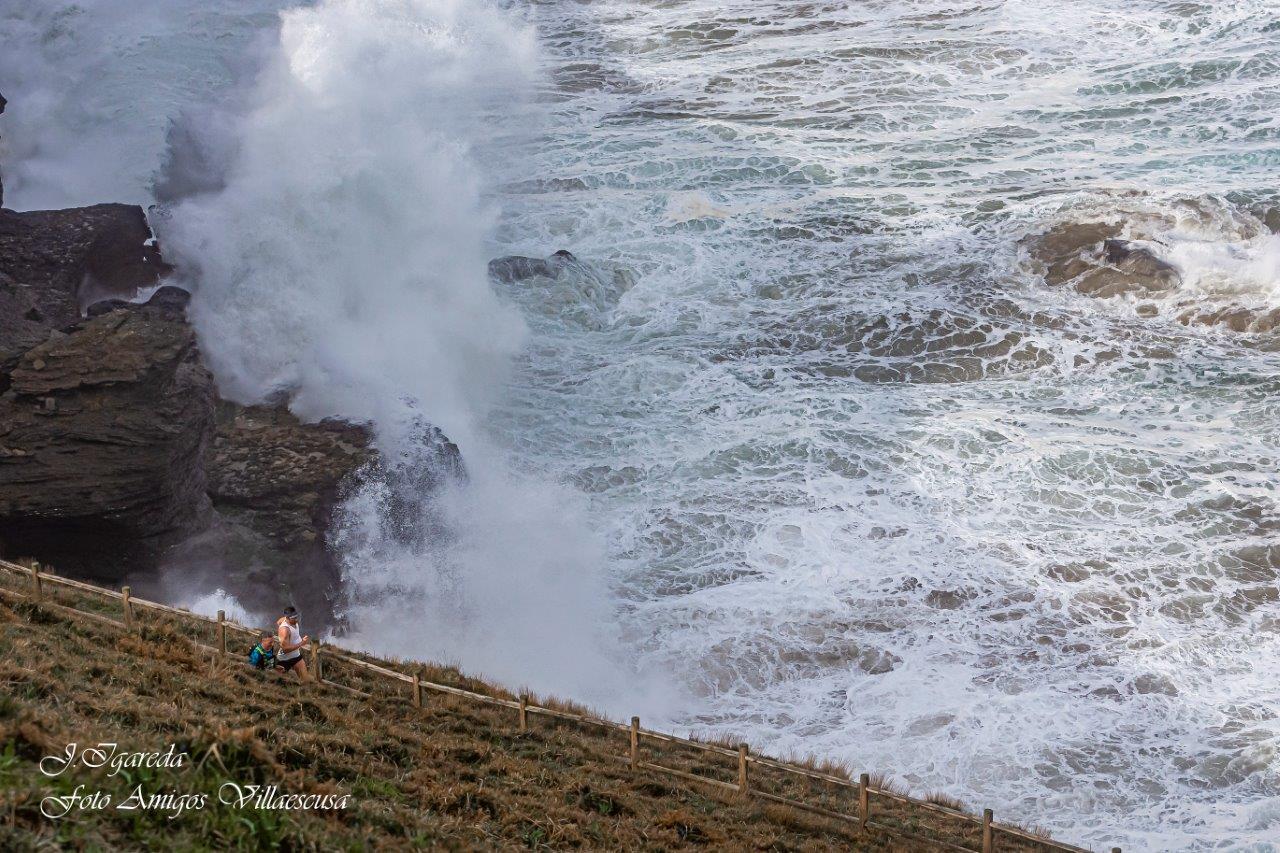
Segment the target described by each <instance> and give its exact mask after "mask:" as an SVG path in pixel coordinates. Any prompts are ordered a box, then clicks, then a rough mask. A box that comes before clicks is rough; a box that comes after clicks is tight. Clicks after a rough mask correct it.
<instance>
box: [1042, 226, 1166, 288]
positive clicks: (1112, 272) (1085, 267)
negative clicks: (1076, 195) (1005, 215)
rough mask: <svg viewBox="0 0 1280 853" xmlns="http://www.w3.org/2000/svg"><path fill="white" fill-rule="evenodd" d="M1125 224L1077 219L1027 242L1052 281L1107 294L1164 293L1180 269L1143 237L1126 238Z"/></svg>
mask: <svg viewBox="0 0 1280 853" xmlns="http://www.w3.org/2000/svg"><path fill="white" fill-rule="evenodd" d="M1120 233H1121V228H1120V226H1119V225H1114V224H1111V223H1103V222H1072V223H1066V224H1063V225H1059V226H1057V227H1055V228H1052V229H1050V230H1049V231H1047V232H1046V233H1044V234H1041V235H1039V236H1037V237H1035V238H1032V239H1031V240H1029V241H1028V242H1027V247H1028V249H1029V253H1030V255H1031V259H1032V260H1033V261H1035V262H1036V264H1037V265H1038V266H1039V267H1040V269H1041V271H1042V272H1043V274H1044V280H1045V283H1046V284H1049V285H1055V286H1057V285H1066V284H1069V285H1071V286H1072V287H1074V288H1075V289H1076V290H1077V291H1079V292H1080V293H1084V294H1087V295H1089V296H1097V297H1100V298H1105V297H1108V296H1118V295H1120V294H1124V293H1137V294H1144V293H1160V292H1164V291H1168V290H1172V289H1173V288H1175V287H1177V286H1178V283H1179V275H1178V271H1177V269H1175V268H1174V267H1173V266H1172V265H1171V264H1169V263H1167V262H1166V261H1163V260H1161V259H1160V258H1158V257H1156V255H1155V254H1154V253H1152V251H1151V250H1150V249H1148V248H1146V247H1145V246H1143V245H1141V244H1140V243H1138V242H1136V241H1132V240H1122V239H1120Z"/></svg>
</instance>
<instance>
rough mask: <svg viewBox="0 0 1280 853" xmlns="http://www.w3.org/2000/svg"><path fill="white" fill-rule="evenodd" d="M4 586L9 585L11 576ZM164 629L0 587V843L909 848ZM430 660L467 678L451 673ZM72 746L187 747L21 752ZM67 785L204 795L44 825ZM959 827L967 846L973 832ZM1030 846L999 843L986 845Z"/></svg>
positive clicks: (544, 726) (496, 711)
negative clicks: (128, 754) (124, 760)
mask: <svg viewBox="0 0 1280 853" xmlns="http://www.w3.org/2000/svg"><path fill="white" fill-rule="evenodd" d="M3 585H4V586H5V587H7V588H9V589H15V588H20V586H19V585H18V584H15V582H14V581H13V580H12V579H5V581H4V584H3ZM59 598H60V599H61V600H62V601H63V603H77V605H78V606H84V605H86V604H87V603H89V601H88V599H81V600H80V601H78V602H72V601H71V600H70V597H69V596H68V595H66V594H63V593H59ZM110 604H111V603H110V602H107V603H106V605H110ZM106 605H100V604H95V606H102V607H104V609H105V607H106ZM178 627H179V626H177V625H175V624H174V623H173V622H172V621H169V620H162V619H155V620H153V619H151V618H147V619H145V620H143V625H142V629H141V632H140V634H137V635H135V634H127V633H125V632H123V631H120V630H118V629H114V628H111V627H109V626H103V625H98V624H94V623H92V622H86V621H83V620H79V619H68V618H67V617H66V616H65V614H61V613H58V612H55V611H51V610H50V609H49V608H42V607H38V606H35V605H32V604H30V603H26V602H21V603H18V602H16V601H15V600H14V599H13V598H12V596H9V597H6V598H5V599H4V600H3V601H0V849H5V850H24V849H40V848H41V847H47V846H50V845H58V846H62V847H73V848H82V849H99V848H110V849H155V850H172V849H183V850H186V849H207V848H211V849H227V848H239V849H271V848H278V849H289V850H293V849H298V850H311V849H325V850H328V849H351V850H355V849H366V848H368V847H369V846H377V847H379V848H381V849H393V848H399V847H404V848H408V847H427V846H443V847H447V848H454V849H475V848H490V849H491V848H534V849H563V848H568V847H582V848H591V849H628V850H666V849H673V848H680V847H696V846H701V847H704V848H713V849H740V850H747V849H756V850H826V849H837V848H838V849H845V850H849V849H853V850H889V849H892V850H913V849H919V848H918V846H917V845H915V844H912V843H910V842H903V841H891V840H890V839H888V838H887V837H886V836H884V835H882V834H878V833H875V832H870V833H866V834H863V833H861V832H859V831H858V830H857V827H856V826H855V827H850V826H845V825H840V826H837V825H835V824H833V823H829V822H827V821H825V820H823V819H822V818H818V817H812V816H810V815H808V814H804V813H798V812H794V811H792V810H790V809H787V808H785V807H780V806H773V805H768V804H762V803H760V802H759V801H751V802H746V801H743V800H741V799H739V798H737V797H736V796H733V795H731V794H729V795H723V794H718V793H716V792H714V791H713V790H712V789H709V788H707V787H706V786H702V785H699V784H697V783H685V782H680V781H678V780H674V779H671V778H670V777H665V776H662V775H658V774H654V773H650V772H646V771H641V772H638V773H633V772H632V771H631V770H630V769H629V768H628V767H627V766H626V765H625V763H623V762H622V761H620V760H619V759H620V758H621V757H622V756H623V755H624V754H625V752H626V748H627V747H626V738H625V734H621V733H605V732H603V731H601V730H598V729H594V728H591V727H586V726H581V725H576V724H572V723H570V724H567V725H558V724H555V723H553V722H552V721H550V720H548V719H546V718H537V717H531V718H530V719H531V731H530V732H527V733H524V734H520V733H518V732H517V730H516V725H515V722H516V721H515V719H514V716H515V715H514V713H513V712H512V711H510V710H509V709H504V708H493V707H490V706H486V705H479V704H476V703H474V702H471V701H468V700H466V699H460V698H455V697H451V696H448V695H439V694H432V695H431V696H430V697H429V701H428V702H427V703H426V704H427V706H426V707H425V708H424V709H422V710H417V709H414V708H413V707H412V706H411V705H410V704H409V703H408V701H407V696H406V695H405V694H404V693H403V692H400V693H397V692H395V690H394V689H393V687H391V686H388V683H387V682H385V681H381V680H370V679H367V678H365V677H363V676H362V675H361V674H360V673H359V671H358V670H355V669H354V668H349V671H338V670H340V669H341V667H336V668H335V670H334V675H335V677H338V678H340V679H341V680H342V681H343V682H345V683H348V684H350V685H352V686H354V687H358V688H359V689H361V690H365V691H367V692H370V693H371V694H372V695H371V696H370V697H368V698H365V697H359V696H355V695H352V694H351V693H348V692H344V691H341V690H339V689H337V688H334V687H330V686H324V685H299V684H297V683H294V682H292V681H282V680H280V679H277V678H275V677H273V676H263V675H261V674H259V673H254V672H250V671H248V670H247V669H246V668H245V667H242V666H241V665H240V664H239V658H238V657H236V658H225V659H217V658H216V657H215V656H214V655H212V654H210V653H209V652H207V651H205V650H203V649H200V648H198V647H196V646H193V645H192V644H191V643H189V642H188V641H187V640H185V639H184V638H183V635H182V634H180V633H179V631H178ZM186 630H188V631H189V630H190V629H186ZM188 636H189V634H188ZM201 639H203V640H204V642H209V639H210V638H201ZM241 644H243V643H242V642H241V641H240V640H239V639H237V641H236V645H237V646H238V645H241ZM406 669H407V668H406ZM428 674H429V676H430V677H431V678H432V679H433V680H437V681H448V682H451V683H454V684H456V685H457V686H462V687H467V688H468V689H480V688H481V687H483V686H482V685H480V684H479V683H478V682H474V681H471V680H469V679H465V678H464V677H462V676H461V675H459V674H458V673H456V672H455V671H451V670H442V669H432V670H431V671H430V672H429V673H428ZM481 692H490V693H494V694H500V691H495V690H493V688H487V687H484V688H483V690H482V691H481ZM70 741H78V742H81V743H87V742H97V741H118V742H119V743H120V744H121V749H128V750H131V751H132V750H163V749H165V748H166V747H167V745H168V744H169V743H174V742H176V743H177V744H178V745H179V749H183V750H186V751H187V752H188V754H189V755H190V756H191V760H190V761H189V762H188V764H187V766H186V767H184V768H182V769H180V770H165V769H159V770H150V769H145V768H144V769H141V770H133V771H125V772H124V773H122V774H121V775H120V776H117V777H114V778H109V777H107V776H106V774H105V772H103V771H89V770H85V769H83V768H77V769H76V770H75V771H69V772H68V773H67V774H65V775H64V776H62V777H58V778H56V779H48V778H46V777H44V776H42V775H41V774H40V773H39V770H38V768H37V764H36V762H38V761H39V759H40V758H41V757H42V756H44V755H48V754H61V753H62V751H63V749H64V746H65V744H66V743H68V742H70ZM645 753H646V755H645V757H646V759H647V760H656V761H660V762H661V763H663V764H667V765H669V766H674V767H678V768H682V769H684V770H686V771H690V772H697V773H700V774H703V775H710V776H714V777H716V778H720V779H723V780H725V781H732V780H733V778H734V773H735V772H736V771H735V768H734V767H733V766H732V764H733V762H732V760H731V759H726V758H723V757H717V756H708V755H706V754H705V753H699V752H695V751H692V750H688V749H685V750H684V751H683V752H681V751H680V750H679V749H678V748H670V749H668V750H666V751H663V752H659V751H658V750H657V748H656V747H652V746H650V745H648V744H646V746H645ZM756 779H757V781H758V783H759V784H760V785H762V786H763V787H765V789H767V790H772V791H773V792H774V793H779V794H784V795H787V796H798V797H802V798H804V799H806V800H807V801H810V802H824V803H825V804H826V805H827V806H828V807H829V808H836V807H841V808H844V809H846V810H847V809H848V808H850V807H851V805H852V804H851V803H850V802H849V796H850V795H849V793H848V792H847V791H841V790H839V789H837V790H835V791H832V790H825V791H824V790H820V789H821V788H822V787H823V786H822V785H821V784H820V783H809V782H807V781H805V780H796V779H794V778H793V777H789V776H784V775H783V774H777V778H772V777H767V774H765V773H764V772H763V771H762V772H761V774H760V775H759V776H758V777H756ZM227 780H235V781H237V782H240V783H248V782H259V783H264V784H277V785H279V786H280V787H281V788H282V789H284V790H287V791H290V792H297V793H317V792H339V793H350V794H351V795H352V799H353V803H352V805H351V807H350V808H348V809H346V810H344V811H333V812H327V813H326V812H316V811H311V812H307V811H287V812H273V811H256V810H252V809H245V810H236V809H234V808H230V807H227V806H222V805H219V804H218V803H217V791H218V788H219V786H220V785H221V784H222V783H223V782H225V781H227ZM81 783H83V784H85V786H86V790H102V791H104V792H106V793H111V794H112V795H113V801H114V802H117V803H118V802H120V801H122V800H124V799H125V798H126V797H127V796H128V794H129V792H130V791H132V790H133V789H134V787H135V786H136V785H139V784H141V785H142V786H143V788H144V789H145V791H146V792H148V793H153V792H154V793H163V792H167V791H177V792H179V793H199V792H203V793H206V794H208V795H209V804H208V805H207V806H206V807H205V808H203V809H200V810H196V811H188V812H187V813H185V814H183V815H181V816H180V817H178V818H177V819H174V820H169V819H167V816H166V814H165V813H164V812H162V811H129V812H125V811H118V810H115V809H112V808H108V809H104V810H99V811H91V812H85V813H80V814H75V815H73V816H71V817H68V818H66V819H63V820H61V821H56V822H55V821H49V820H47V819H45V818H44V817H42V816H41V814H40V813H39V803H40V800H41V799H42V798H43V797H47V796H49V795H50V794H59V795H60V794H65V793H70V791H71V790H72V789H73V788H74V787H75V785H77V784H81ZM802 789H803V790H802ZM877 808H878V809H879V808H880V807H877ZM881 816H882V818H883V819H885V820H892V821H895V822H898V823H900V824H901V825H903V826H908V827H911V828H913V829H915V830H916V831H918V832H920V831H924V832H929V831H931V828H932V827H933V826H934V825H935V823H934V822H933V819H932V818H931V817H930V816H928V815H924V814H917V813H914V812H912V811H911V810H910V808H909V807H906V806H896V805H892V804H888V805H886V806H885V807H884V810H883V812H882V815H881ZM951 837H952V838H954V839H956V840H959V838H958V837H957V836H954V835H953V836H951ZM959 837H965V838H967V840H968V844H969V845H970V846H977V845H976V843H975V842H976V841H977V838H976V835H975V834H974V833H972V832H971V833H969V834H968V835H967V836H959ZM1036 846H1038V845H1031V846H1023V845H1020V844H1014V843H1012V842H1011V841H1010V842H1004V841H1002V843H1001V845H1000V849H1001V850H1002V851H1008V850H1026V849H1035V847H1036Z"/></svg>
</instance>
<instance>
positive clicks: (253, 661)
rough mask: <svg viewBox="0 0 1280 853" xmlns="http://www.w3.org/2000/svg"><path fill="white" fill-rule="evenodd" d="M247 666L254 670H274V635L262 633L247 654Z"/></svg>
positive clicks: (266, 632)
mask: <svg viewBox="0 0 1280 853" xmlns="http://www.w3.org/2000/svg"><path fill="white" fill-rule="evenodd" d="M249 666H251V667H253V668H254V669H261V670H271V669H276V668H277V667H276V635H275V634H272V633H271V632H270V631H263V632H262V634H261V635H260V636H259V638H258V642H257V644H256V645H255V646H254V647H253V649H252V650H251V651H250V652H249Z"/></svg>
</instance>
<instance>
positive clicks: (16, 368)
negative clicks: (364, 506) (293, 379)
mask: <svg viewBox="0 0 1280 853" xmlns="http://www.w3.org/2000/svg"><path fill="white" fill-rule="evenodd" d="M167 270H168V267H167V266H166V265H165V264H164V262H163V260H162V258H161V256H160V253H159V250H158V249H157V248H156V247H155V245H154V240H153V239H152V235H151V232H150V230H149V229H148V227H147V223H146V218H145V216H144V214H143V212H142V210H141V209H140V208H138V207H131V206H128V205H97V206H94V207H88V208H78V209H72V210H58V211H37V212H32V213H14V212H12V211H0V549H2V552H3V553H4V554H5V555H7V556H34V557H37V558H38V559H41V560H42V561H44V562H46V563H50V564H52V565H54V566H55V567H57V568H58V569H59V570H62V571H68V572H74V573H77V574H81V575H86V576H93V577H98V578H103V579H110V580H119V579H121V578H123V577H125V576H126V575H128V574H130V573H136V572H139V571H146V570H150V569H156V568H162V567H170V568H172V567H176V566H180V565H184V564H186V563H191V564H193V565H196V566H197V567H203V568H207V569H210V570H211V572H210V573H208V574H209V575H210V576H209V581H210V583H213V584H217V585H222V586H224V587H226V588H232V589H234V588H238V587H240V586H243V584H245V583H248V584H250V585H251V586H252V587H253V588H254V589H255V590H256V591H258V592H260V593H261V594H262V595H264V596H267V595H269V596H271V597H272V598H273V599H278V598H282V597H287V598H293V597H295V596H294V595H293V594H292V593H291V592H289V591H288V590H289V588H290V587H304V588H305V589H306V591H307V592H305V593H303V594H302V596H301V599H302V600H303V601H305V602H306V603H307V605H308V606H309V608H310V609H311V610H312V612H313V613H314V612H316V610H317V609H319V610H320V611H321V613H324V612H325V611H326V609H327V604H328V603H329V602H330V601H331V598H332V596H333V594H334V592H335V590H336V584H337V569H336V567H335V565H334V561H333V559H332V558H331V556H330V555H329V553H328V551H327V549H326V547H325V542H326V533H327V530H328V526H329V524H330V521H331V515H332V509H333V506H334V503H335V502H336V501H337V500H338V495H339V490H340V487H341V485H342V484H343V483H344V482H346V481H347V480H348V478H350V477H351V476H352V475H353V474H354V473H355V472H356V471H357V470H359V469H361V468H362V467H364V466H365V465H367V464H368V463H369V462H370V461H371V460H372V459H373V458H374V456H375V453H374V450H373V449H372V442H371V439H370V435H369V433H368V431H367V430H366V429H365V428H363V427H360V426H355V425H351V424H337V423H321V424H303V423H300V422H299V421H298V420H297V419H296V418H294V417H293V416H292V415H290V414H289V413H288V411H287V409H286V408H285V407H284V406H283V405H279V406H255V407H242V406H238V405H236V404H234V403H229V402H225V401H219V400H218V398H217V392H216V389H215V386H214V381H213V377H212V375H211V374H210V372H209V370H208V369H207V368H206V367H205V366H204V364H203V362H202V361H201V358H200V350H199V346H198V344H197V341H196V337H195V332H194V330H193V329H192V327H191V326H190V325H189V323H188V322H187V318H186V316H185V308H186V304H187V302H188V299H189V296H188V294H187V293H186V292H185V291H182V290H179V289H177V288H174V287H160V288H158V289H157V290H156V291H155V293H154V295H153V296H152V297H151V298H150V299H149V300H148V301H147V302H146V304H136V303H134V302H131V301H129V300H130V299H134V298H136V297H137V294H138V293H139V292H143V293H145V292H146V290H145V289H146V288H150V287H152V286H154V285H156V284H157V283H158V282H159V280H160V276H161V275H162V274H163V273H164V272H166V271H167ZM219 581H222V583H219ZM311 592H315V593H316V594H315V595H311V594H309V593H311Z"/></svg>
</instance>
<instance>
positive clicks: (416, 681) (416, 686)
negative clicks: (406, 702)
mask: <svg viewBox="0 0 1280 853" xmlns="http://www.w3.org/2000/svg"><path fill="white" fill-rule="evenodd" d="M413 707H415V708H421V707H422V676H421V675H420V674H418V673H416V672H415V673H414V674H413Z"/></svg>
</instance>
